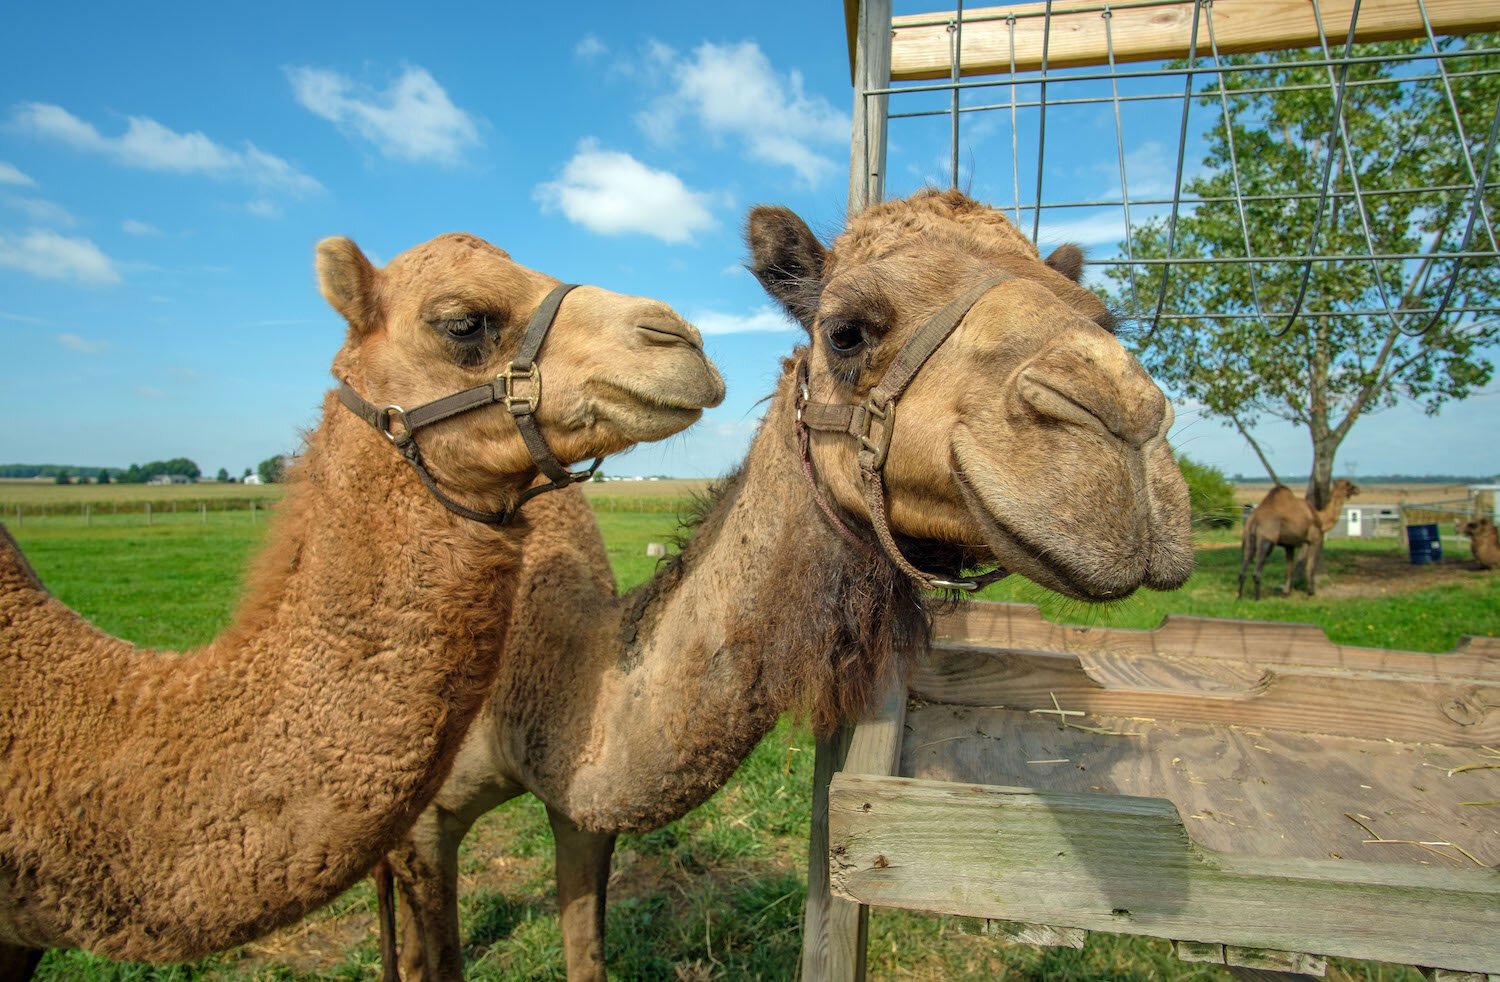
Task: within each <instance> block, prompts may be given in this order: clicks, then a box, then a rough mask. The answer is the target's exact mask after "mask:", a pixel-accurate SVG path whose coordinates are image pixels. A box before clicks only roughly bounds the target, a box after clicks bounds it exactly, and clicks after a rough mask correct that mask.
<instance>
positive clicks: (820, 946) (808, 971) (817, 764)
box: [802, 727, 863, 982]
mask: <svg viewBox="0 0 1500 982" xmlns="http://www.w3.org/2000/svg"><path fill="white" fill-rule="evenodd" d="M852 734H853V727H844V728H843V729H841V730H839V731H838V732H836V733H834V734H833V735H832V736H830V737H828V738H827V739H822V740H819V741H817V747H816V750H815V752H814V756H813V781H812V820H811V822H810V823H809V827H808V835H807V903H806V906H804V907H803V910H802V978H804V979H810V980H814V979H816V980H822V979H835V978H837V979H838V982H844V979H846V978H850V977H852V976H849V975H846V976H838V977H836V976H834V975H833V974H832V972H831V970H830V967H829V966H830V962H831V961H833V960H834V956H833V955H832V954H831V952H832V948H833V945H834V944H835V941H836V940H837V941H838V942H839V943H844V944H847V943H849V942H848V941H846V940H844V939H842V938H840V939H835V938H834V937H833V936H832V934H831V932H830V913H829V912H830V910H831V909H832V907H833V904H834V903H835V902H837V903H842V904H847V903H848V902H849V901H847V900H843V899H840V898H836V897H834V896H833V894H832V893H831V892H830V890H829V885H828V786H829V782H830V781H831V780H832V778H833V775H834V772H835V771H837V770H838V769H839V767H840V766H841V765H842V764H843V762H844V753H845V751H847V750H848V749H849V738H850V736H851V735H852ZM860 951H861V952H863V947H861V949H860ZM852 958H853V955H852V954H849V955H847V956H846V955H842V954H841V955H840V956H838V960H839V961H840V963H845V964H846V963H848V962H849V961H850V960H852Z"/></svg>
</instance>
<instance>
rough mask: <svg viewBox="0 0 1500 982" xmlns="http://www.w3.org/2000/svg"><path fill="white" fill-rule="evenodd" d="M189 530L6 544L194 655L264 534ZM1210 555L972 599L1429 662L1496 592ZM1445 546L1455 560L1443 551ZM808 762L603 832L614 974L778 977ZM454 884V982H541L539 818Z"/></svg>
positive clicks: (321, 961)
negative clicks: (1296, 578)
mask: <svg viewBox="0 0 1500 982" xmlns="http://www.w3.org/2000/svg"><path fill="white" fill-rule="evenodd" d="M605 507H606V508H608V507H609V506H605ZM598 514H599V519H600V524H601V526H602V528H603V530H604V534H605V538H606V542H607V543H608V547H609V555H610V561H611V563H612V564H613V566H614V569H615V573H616V576H617V577H618V579H619V581H620V584H621V587H622V589H623V588H628V587H629V586H631V585H633V584H635V583H638V582H641V581H642V580H644V579H645V578H646V577H648V576H649V575H650V574H651V571H652V569H653V568H654V567H655V565H656V560H654V559H648V558H647V557H646V556H645V547H646V544H647V543H648V542H663V543H670V542H671V537H672V532H673V529H674V524H675V520H674V516H673V514H672V513H671V512H665V511H659V512H634V511H614V510H601V511H599V513H598ZM136 518H137V519H138V518H139V516H136ZM209 518H210V521H209V523H208V524H207V525H202V524H199V523H198V520H197V515H196V514H193V515H190V516H185V517H184V519H183V520H181V521H175V522H166V523H161V524H157V525H155V526H153V527H151V528H146V527H144V525H142V524H139V523H137V524H129V523H122V524H120V525H118V526H111V525H108V524H107V523H103V524H101V523H99V522H98V521H97V517H96V524H95V526H94V527H92V528H84V527H82V525H81V522H78V521H76V520H73V521H66V522H65V521H63V520H61V519H59V520H56V521H50V522H48V521H40V520H38V521H27V522H25V523H24V524H23V525H22V526H21V527H20V528H13V531H14V532H15V533H16V535H17V539H18V540H19V541H20V543H21V545H22V547H23V548H24V549H25V550H26V551H27V554H28V556H29V557H30V558H31V560H32V563H33V564H34V566H35V567H36V569H37V571H38V573H39V574H40V575H41V576H42V578H43V579H44V581H45V582H46V583H47V584H48V586H49V587H51V588H52V589H53V590H54V591H55V592H56V593H57V595H58V596H59V597H60V598H62V599H63V600H64V601H65V602H67V603H68V604H70V605H71V606H73V607H74V608H75V609H77V610H79V611H80V612H82V613H84V614H85V615H86V616H88V617H89V618H90V619H91V620H93V621H94V622H95V623H96V624H98V625H99V626H100V627H102V628H104V629H105V630H108V631H110V632H112V633H116V634H118V635H120V636H122V637H125V638H128V639H130V640H132V641H135V642H137V643H141V644H148V645H156V646H165V647H179V648H180V647H190V646H194V645H197V644H201V643H203V642H205V641H207V640H208V639H209V638H211V637H212V636H213V635H214V633H215V632H217V631H218V630H219V629H220V628H221V627H222V626H223V625H224V624H225V623H226V622H227V619H228V617H229V615H230V611H231V609H232V607H233V603H234V601H235V598H236V597H237V595H238V592H239V578H240V574H241V571H242V570H243V568H244V565H245V561H246V558H247V557H248V555H249V554H250V552H251V551H252V550H253V549H254V548H255V546H256V545H257V544H258V543H259V542H260V541H261V538H262V536H263V535H264V531H265V527H266V526H265V524H264V523H263V522H262V523H260V524H257V525H252V524H250V522H249V520H248V516H247V515H246V514H245V513H238V514H236V513H233V512H230V513H225V514H222V515H215V514H210V516H209ZM1229 541H1230V540H1229V539H1228V538H1225V537H1224V536H1222V535H1220V536H1219V537H1218V538H1217V539H1214V540H1211V541H1208V542H1206V543H1204V548H1200V550H1199V552H1198V558H1199V567H1198V571H1197V572H1196V573H1195V575H1194V576H1193V578H1192V580H1190V581H1189V583H1188V584H1187V586H1186V587H1184V588H1183V590H1181V591H1178V592H1176V593H1172V594H1152V593H1142V594H1140V595H1138V596H1136V597H1132V598H1130V599H1129V600H1126V601H1123V602H1121V603H1119V604H1117V605H1113V606H1111V607H1107V608H1096V607H1085V606H1081V605H1077V604H1070V603H1068V602H1066V601H1060V600H1058V599H1056V598H1053V597H1052V596H1051V595H1048V594H1045V593H1044V592H1043V591H1041V590H1039V589H1038V588H1036V587H1032V586H1029V585H1026V584H1024V583H1020V582H1012V581H1007V582H1005V583H1001V584H998V585H996V586H995V587H993V588H992V589H991V591H990V592H989V593H988V594H986V595H987V596H996V597H997V598H1000V599H1020V600H1026V601H1032V602H1035V601H1040V602H1041V603H1042V606H1043V609H1044V611H1045V612H1046V613H1047V614H1048V615H1049V616H1050V617H1052V618H1053V619H1057V620H1064V621H1071V622H1074V623H1086V624H1112V625H1117V626H1129V627H1150V626H1153V625H1154V624H1156V623H1157V622H1159V620H1160V619H1161V617H1162V616H1164V615H1165V614H1166V613H1168V612H1172V613H1191V614H1201V615H1207V616H1230V617H1259V618H1267V619H1275V620H1293V621H1306V622H1312V623H1316V624H1319V625H1321V626H1323V627H1324V628H1325V629H1326V630H1327V631H1328V633H1329V635H1330V636H1331V637H1332V638H1333V639H1334V640H1335V641H1338V642H1341V643H1346V644H1371V645H1381V646H1387V647H1398V648H1407V649H1413V650H1428V651H1444V650H1448V649H1449V648H1451V647H1452V646H1453V643H1454V642H1455V641H1456V640H1457V638H1458V637H1459V636H1460V635H1462V634H1466V633H1468V634H1495V633H1500V577H1496V576H1488V577H1486V576H1482V575H1479V574H1472V575H1467V576H1463V575H1460V570H1459V569H1458V565H1459V564H1458V563H1454V562H1450V563H1448V564H1445V565H1444V567H1443V568H1442V569H1440V570H1439V571H1438V572H1439V573H1440V574H1443V575H1442V576H1438V577H1437V578H1436V580H1435V581H1434V582H1433V583H1432V585H1430V586H1427V585H1423V584H1422V582H1421V580H1422V576H1421V575H1418V574H1412V575H1405V573H1404V571H1403V575H1402V576H1399V577H1396V578H1394V579H1393V580H1392V581H1391V582H1390V584H1389V590H1388V592H1387V593H1385V594H1380V593H1378V592H1376V593H1374V594H1373V595H1366V596H1354V595H1349V594H1350V593H1351V591H1353V590H1354V589H1355V588H1356V587H1359V586H1360V583H1361V580H1360V577H1359V575H1358V574H1357V573H1356V569H1364V568H1366V567H1368V566H1369V564H1370V563H1371V562H1373V561H1376V560H1380V559H1381V558H1382V557H1385V558H1389V555H1388V554H1391V553H1393V552H1397V553H1399V546H1398V545H1396V544H1395V543H1394V542H1391V541H1386V542H1378V543H1373V544H1371V543H1348V542H1340V543H1337V544H1336V545H1335V546H1334V547H1332V548H1331V549H1330V551H1329V561H1328V568H1329V572H1328V574H1327V576H1326V579H1325V580H1323V581H1322V583H1323V590H1322V593H1321V594H1320V596H1319V597H1317V598H1313V599H1311V600H1309V599H1308V598H1307V597H1306V596H1305V595H1301V594H1298V595H1294V596H1293V597H1291V598H1287V599H1282V598H1271V599H1266V600H1263V601H1261V602H1259V603H1255V602H1252V601H1248V600H1247V601H1238V600H1236V599H1235V596H1234V593H1235V574H1236V572H1237V570H1238V551H1237V550H1236V549H1234V548H1226V547H1225V545H1226V543H1228V542H1229ZM1455 551H1456V552H1459V553H1461V554H1463V555H1464V556H1465V557H1466V555H1467V553H1466V551H1465V550H1464V549H1463V548H1462V547H1460V548H1459V549H1458V550H1455ZM1396 561H1397V565H1396V566H1395V567H1393V568H1394V569H1396V570H1400V566H1399V555H1397V556H1396ZM1362 564H1363V565H1362ZM1281 569H1282V567H1281V566H1280V565H1278V564H1277V562H1273V563H1271V564H1268V574H1269V576H1268V582H1271V583H1275V584H1277V585H1278V586H1279V583H1280V577H1281V575H1282V574H1281ZM1444 576H1445V577H1446V578H1444ZM1428 578H1432V577H1428ZM1371 589H1374V588H1371ZM1356 592H1357V591H1356ZM1366 592H1367V593H1368V592H1369V591H1368V590H1367V591H1366ZM812 756H813V754H812V739H811V737H810V735H809V734H808V732H807V731H806V729H805V728H803V727H800V726H797V725H794V724H791V723H787V722H783V723H782V724H781V725H780V726H778V727H777V728H776V729H775V730H774V731H773V732H772V733H771V735H770V736H768V737H767V738H766V739H765V740H764V741H762V743H761V745H760V746H759V747H758V748H757V749H756V750H755V752H754V753H753V754H752V755H751V756H750V757H749V758H748V759H747V760H746V762H745V764H744V766H743V767H741V769H740V771H739V773H738V774H736V776H735V777H734V779H733V780H732V781H730V783H729V784H728V785H727V786H726V787H725V788H724V789H723V790H721V791H720V792H719V793H718V794H717V795H715V796H714V798H713V799H712V800H710V801H709V802H708V803H707V804H705V805H704V806H703V807H701V808H699V809H697V810H696V811H694V812H693V813H692V814H690V815H688V816H686V817H685V818H683V819H681V820H679V821H677V822H674V823H672V824H671V825H669V826H667V827H665V828H662V829H658V830H656V831H654V832H650V833H646V834H641V835H630V836H622V837H621V839H620V842H619V845H618V847H617V850H616V854H615V878H614V880H613V882H612V885H611V904H610V910H609V939H608V959H609V967H610V971H611V974H612V977H614V978H619V979H661V978H668V979H670V978H673V977H674V976H676V977H682V978H688V979H706V978H726V979H739V978H766V979H781V978H789V977H791V976H792V975H794V974H795V972H796V965H797V962H798V957H799V948H800V943H801V919H800V918H801V907H802V900H803V886H802V883H803V870H804V867H805V862H806V829H807V823H808V818H809V809H810V803H809V796H808V788H809V786H810V783H811V777H812ZM461 869H462V875H463V877H464V880H465V883H466V884H467V886H466V889H465V891H464V892H463V895H462V896H463V899H462V908H463V910H462V913H463V924H464V937H465V945H466V957H467V962H468V970H469V977H470V978H472V979H478V980H501V979H504V980H512V979H545V978H561V977H562V974H563V970H562V940H561V933H560V929H559V925H558V919H557V916H556V913H555V910H554V907H553V893H552V880H551V878H552V845H551V836H550V833H549V831H548V828H547V821H546V817H545V813H544V811H543V809H542V808H541V806H540V804H539V803H537V802H536V801H534V800H533V799H530V798H523V799H520V800H517V801H515V802H512V803H510V804H508V805H506V806H505V807H503V808H499V809H496V810H495V811H494V812H491V813H490V814H489V815H487V816H485V817H484V818H482V819H481V820H480V822H479V823H478V824H477V825H476V827H475V830H474V831H473V832H472V833H471V834H470V836H469V837H468V839H467V840H466V842H465V844H464V848H463V852H462V854H461ZM373 911H374V901H373V895H372V892H371V890H370V888H369V887H368V885H366V884H361V885H360V886H357V887H355V888H354V889H353V890H351V891H349V892H348V893H347V894H345V895H344V896H343V897H341V898H339V899H338V900H337V901H335V902H334V903H333V904H331V905H330V906H329V907H328V908H325V910H323V911H320V912H318V913H317V914H315V915H313V916H312V917H311V918H309V919H308V920H307V921H306V922H305V923H304V926H302V927H299V928H297V929H294V930H293V932H291V933H287V932H283V933H282V934H279V935H276V936H273V937H272V938H271V939H268V940H267V941H265V942H261V943H257V944H255V945H250V946H247V947H246V948H243V949H240V950H238V951H235V952H230V953H226V954H223V955H220V956H216V957H214V958H211V959H207V960H204V961H202V962H198V963H195V964H193V965H190V966H175V967H162V968H153V967H148V966H139V965H126V964H119V963H114V962H110V961H107V960H105V959H100V958H95V957H93V956H90V955H86V954H83V953H81V952H51V953H49V954H48V956H47V958H46V960H45V961H44V962H43V966H42V970H41V972H40V975H39V977H40V978H43V979H48V980H73V979H85V980H101V982H102V980H143V982H144V980H173V982H177V980H196V979H245V978H257V979H314V978H319V979H322V978H350V979H354V978H369V977H373V976H374V975H375V974H376V972H377V969H376V961H377V958H376V953H375V945H374V933H373ZM319 952H322V954H319ZM869 952H870V959H871V973H872V975H873V976H875V977H892V976H900V977H912V978H919V979H955V978H1005V979H1069V980H1092V979H1097V980H1106V979H1126V980H1136V979H1138V980H1150V979H1175V980H1189V979H1223V978H1227V976H1226V975H1225V974H1224V973H1223V972H1222V971H1219V970H1214V969H1209V968H1204V967H1201V966H1192V965H1186V964H1182V963H1179V962H1177V961H1176V959H1175V958H1174V957H1173V956H1172V955H1171V953H1170V951H1169V949H1168V947H1167V945H1166V944H1165V943H1164V942H1156V941H1152V940H1147V939H1137V938H1128V937H1120V936H1111V935H1091V936H1090V937H1089V940H1088V943H1087V944H1086V946H1085V947H1084V948H1083V949H1082V950H1081V951H1073V950H1067V949H1043V948H1034V947H1030V946H1025V945H1009V944H1005V943H1004V942H1002V941H1000V940H999V939H997V938H994V937H991V936H988V935H986V934H985V933H984V930H983V925H982V922H979V921H975V920H972V919H967V918H957V917H936V916H927V915H920V914H915V913H909V912H902V911H884V910H882V911H877V912H875V914H874V916H872V918H871V927H870V946H869ZM1341 965H1342V967H1343V969H1344V970H1345V972H1346V973H1347V974H1346V977H1353V978H1364V979H1380V980H1398V979H1399V980H1416V979H1418V978H1420V976H1419V975H1417V974H1416V973H1415V972H1412V971H1408V970H1404V969H1397V968H1391V967H1389V966H1375V965H1369V964H1363V963H1341Z"/></svg>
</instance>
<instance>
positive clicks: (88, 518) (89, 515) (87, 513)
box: [83, 501, 94, 528]
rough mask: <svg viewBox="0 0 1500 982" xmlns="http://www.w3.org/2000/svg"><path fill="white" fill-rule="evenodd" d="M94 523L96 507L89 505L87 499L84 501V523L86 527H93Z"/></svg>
mask: <svg viewBox="0 0 1500 982" xmlns="http://www.w3.org/2000/svg"><path fill="white" fill-rule="evenodd" d="M93 524H94V509H93V508H91V507H90V506H89V503H88V502H87V501H85V502H84V503H83V525H84V527H85V528H89V527H92V526H93Z"/></svg>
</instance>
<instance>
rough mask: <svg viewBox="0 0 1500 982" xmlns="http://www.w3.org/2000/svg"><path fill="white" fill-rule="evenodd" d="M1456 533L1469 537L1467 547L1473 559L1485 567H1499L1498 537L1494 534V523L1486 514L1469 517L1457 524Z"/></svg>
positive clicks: (1499, 546) (1499, 541)
mask: <svg viewBox="0 0 1500 982" xmlns="http://www.w3.org/2000/svg"><path fill="white" fill-rule="evenodd" d="M1458 534H1459V535H1466V536H1468V537H1469V548H1470V549H1471V550H1473V553H1474V560H1475V562H1477V563H1479V565H1480V566H1482V567H1484V568H1485V569H1495V568H1496V567H1500V537H1497V536H1496V534H1495V523H1494V522H1493V521H1492V520H1491V519H1490V518H1488V517H1487V516H1480V517H1479V518H1475V519H1471V520H1469V521H1467V522H1464V523H1462V524H1461V525H1459V526H1458Z"/></svg>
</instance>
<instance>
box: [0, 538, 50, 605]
mask: <svg viewBox="0 0 1500 982" xmlns="http://www.w3.org/2000/svg"><path fill="white" fill-rule="evenodd" d="M18 589H28V590H41V591H43V592H45V591H46V589H47V588H46V587H44V586H42V579H41V577H39V576H37V575H36V570H34V569H32V568H31V563H29V562H27V561H26V554H25V553H23V552H22V551H21V547H20V546H18V545H16V540H15V537H14V536H12V535H11V534H10V529H8V528H6V527H5V523H4V522H0V592H6V593H9V592H10V591H12V590H18Z"/></svg>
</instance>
